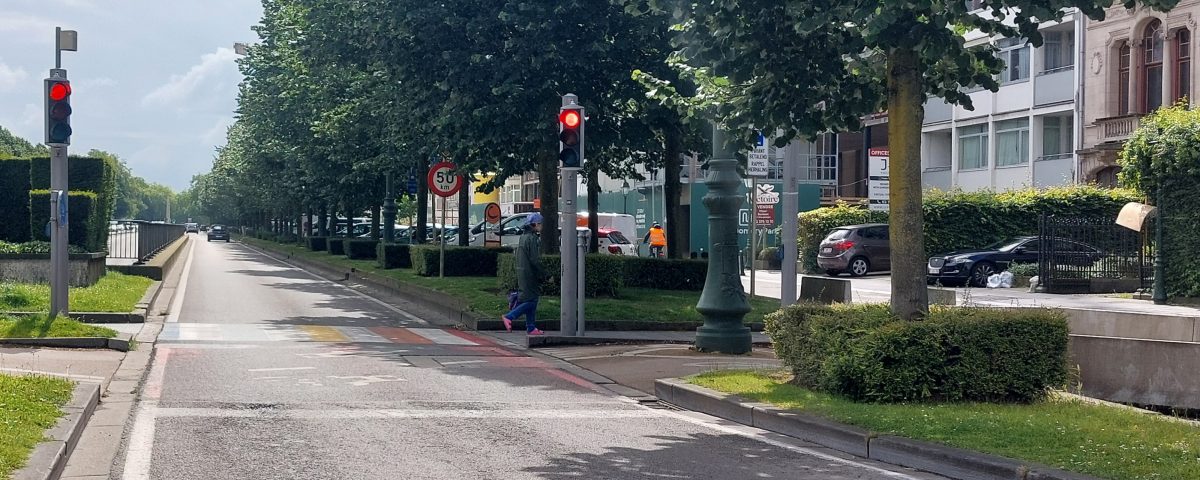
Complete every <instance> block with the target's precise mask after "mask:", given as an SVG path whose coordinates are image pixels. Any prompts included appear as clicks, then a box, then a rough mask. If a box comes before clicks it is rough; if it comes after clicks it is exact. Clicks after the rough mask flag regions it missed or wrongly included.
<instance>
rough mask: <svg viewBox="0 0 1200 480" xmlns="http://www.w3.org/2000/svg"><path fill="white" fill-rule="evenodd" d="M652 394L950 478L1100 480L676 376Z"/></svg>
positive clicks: (657, 385) (660, 382)
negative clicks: (767, 401)
mask: <svg viewBox="0 0 1200 480" xmlns="http://www.w3.org/2000/svg"><path fill="white" fill-rule="evenodd" d="M654 393H655V394H656V395H658V397H659V398H660V399H662V401H664V402H666V403H669V404H672V405H676V406H679V407H682V408H685V409H688V410H692V411H696V412H700V413H704V414H708V415H712V416H714V417H719V418H723V419H725V420H729V421H733V422H737V423H741V424H743V425H748V426H752V427H756V428H761V429H763V430H767V431H771V432H775V433H778V434H782V435H787V436H789V437H793V438H797V439H800V440H803V441H806V442H811V443H815V444H818V445H822V446H825V447H828V448H831V449H834V450H838V451H841V452H845V453H849V454H851V455H855V456H858V457H863V458H869V459H872V460H878V461H880V462H883V463H889V464H892V465H900V466H903V467H909V468H915V469H918V470H923V471H926V472H932V473H936V474H938V475H943V476H946V477H950V478H955V479H962V480H1099V479H1097V478H1096V477H1091V476H1087V475H1082V474H1078V473H1072V472H1067V471H1063V470H1059V469H1056V468H1051V467H1047V466H1044V465H1038V464H1035V463H1030V462H1022V461H1018V460H1013V459H1009V458H1005V457H1001V456H998V455H991V454H986V453H979V452H974V451H970V450H964V449H961V448H954V447H947V446H944V445H939V444H936V443H931V442H924V441H920V440H910V439H907V438H901V437H896V436H891V435H878V434H876V433H874V432H870V431H868V430H865V429H862V428H859V427H854V426H850V425H845V424H841V423H838V422H834V421H831V420H827V419H825V418H821V417H818V416H814V415H809V414H805V413H801V412H795V411H791V410H786V409H781V408H778V407H775V406H772V405H768V404H764V403H757V402H751V401H747V400H745V399H743V398H741V397H738V396H737V395H732V394H727V393H722V392H718V391H716V390H712V389H709V388H704V387H701V386H697V385H692V384H689V383H687V382H685V381H683V380H682V379H678V378H667V379H661V380H656V381H655V382H654Z"/></svg>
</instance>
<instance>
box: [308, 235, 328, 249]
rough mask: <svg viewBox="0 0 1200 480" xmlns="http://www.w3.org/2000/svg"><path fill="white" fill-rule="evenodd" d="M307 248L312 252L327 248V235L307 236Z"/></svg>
mask: <svg viewBox="0 0 1200 480" xmlns="http://www.w3.org/2000/svg"><path fill="white" fill-rule="evenodd" d="M308 249H309V250H312V251H314V252H324V251H326V250H329V237H308Z"/></svg>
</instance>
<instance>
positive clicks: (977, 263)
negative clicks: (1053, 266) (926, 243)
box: [928, 237, 1104, 288]
mask: <svg viewBox="0 0 1200 480" xmlns="http://www.w3.org/2000/svg"><path fill="white" fill-rule="evenodd" d="M1040 247H1041V239H1039V238H1038V237H1017V238H1012V239H1008V240H1005V241H1002V242H996V243H993V244H991V245H988V246H986V247H984V248H980V249H975V250H959V251H954V252H950V253H943V254H940V255H934V256H932V257H930V258H929V277H928V278H929V284H931V285H932V284H935V283H941V284H942V285H954V286H957V285H969V286H972V287H980V288H982V287H986V286H987V280H988V277H990V276H991V275H992V274H994V273H998V272H1003V271H1005V270H1007V269H1008V267H1009V265H1012V264H1014V263H1038V262H1039V261H1041V254H1040V252H1039V251H1038V250H1039V249H1040ZM1053 255H1054V256H1055V258H1056V259H1057V260H1058V261H1059V262H1060V263H1064V264H1067V265H1079V266H1088V265H1091V264H1093V263H1095V262H1096V261H1097V260H1099V259H1100V258H1101V257H1103V256H1104V254H1103V252H1102V251H1101V250H1100V249H1099V248H1096V247H1093V246H1091V245H1088V244H1086V243H1082V242H1077V241H1074V240H1067V239H1062V238H1059V239H1054V253H1053Z"/></svg>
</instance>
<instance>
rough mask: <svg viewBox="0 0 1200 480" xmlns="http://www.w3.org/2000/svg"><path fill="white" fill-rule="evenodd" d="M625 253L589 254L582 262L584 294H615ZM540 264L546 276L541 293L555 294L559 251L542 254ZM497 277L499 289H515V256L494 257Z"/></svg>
mask: <svg viewBox="0 0 1200 480" xmlns="http://www.w3.org/2000/svg"><path fill="white" fill-rule="evenodd" d="M623 258H624V257H620V256H616V255H588V256H587V258H586V260H584V261H585V262H586V265H585V270H587V278H586V280H585V284H584V290H585V291H584V296H587V297H593V298H594V297H602V296H603V297H614V298H615V297H617V296H618V295H620V291H621V287H622V286H623V285H624V279H625V277H624V274H625V262H623V261H622V259H623ZM542 265H543V266H545V267H546V274H547V278H545V279H543V280H542V295H543V296H554V295H558V294H559V293H560V292H561V289H560V288H559V280H560V279H561V277H562V263H561V262H560V261H559V257H558V255H542ZM496 277H497V280H498V283H499V286H500V289H501V290H502V291H506V292H507V291H513V290H517V256H516V255H515V254H511V253H505V254H501V255H500V256H499V259H498V260H497V267H496Z"/></svg>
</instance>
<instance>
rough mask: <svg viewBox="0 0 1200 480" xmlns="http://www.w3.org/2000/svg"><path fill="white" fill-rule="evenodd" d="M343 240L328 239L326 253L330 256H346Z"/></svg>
mask: <svg viewBox="0 0 1200 480" xmlns="http://www.w3.org/2000/svg"><path fill="white" fill-rule="evenodd" d="M345 240H346V239H344V238H330V239H329V240H328V242H326V246H327V247H328V249H327V250H326V251H328V252H329V254H330V255H342V256H344V255H346V241H345Z"/></svg>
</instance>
